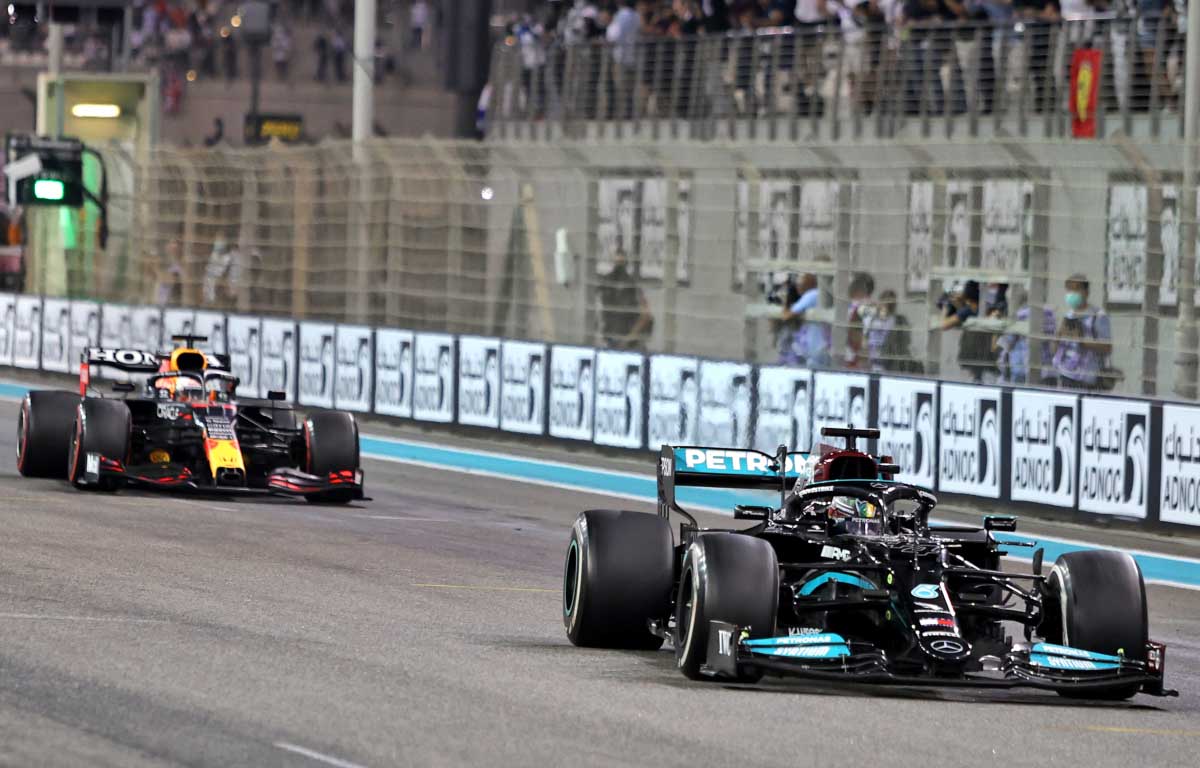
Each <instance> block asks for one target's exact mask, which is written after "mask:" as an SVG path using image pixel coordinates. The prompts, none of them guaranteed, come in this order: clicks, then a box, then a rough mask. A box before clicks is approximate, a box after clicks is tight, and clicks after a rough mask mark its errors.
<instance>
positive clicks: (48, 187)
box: [33, 179, 66, 200]
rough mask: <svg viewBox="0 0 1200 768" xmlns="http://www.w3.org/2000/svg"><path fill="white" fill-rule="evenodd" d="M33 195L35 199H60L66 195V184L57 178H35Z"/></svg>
mask: <svg viewBox="0 0 1200 768" xmlns="http://www.w3.org/2000/svg"><path fill="white" fill-rule="evenodd" d="M33 196H34V198H35V199H37V200H62V199H63V198H64V197H65V196H66V185H64V184H63V183H62V182H61V181H59V180H58V179H36V180H34V182H33Z"/></svg>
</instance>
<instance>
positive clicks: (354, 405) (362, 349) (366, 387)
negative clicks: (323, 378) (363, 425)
mask: <svg viewBox="0 0 1200 768" xmlns="http://www.w3.org/2000/svg"><path fill="white" fill-rule="evenodd" d="M371 339H372V336H371V329H370V328H369V327H368V326H365V325H339V326H338V327H337V342H336V344H335V346H334V349H335V352H334V354H335V363H334V385H333V404H334V406H335V407H336V408H338V409H339V410H343V411H354V412H355V413H368V412H369V411H370V410H371V386H372V384H373V383H374V379H375V351H374V350H373V349H372V348H371Z"/></svg>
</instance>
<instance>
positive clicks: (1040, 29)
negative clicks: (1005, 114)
mask: <svg viewBox="0 0 1200 768" xmlns="http://www.w3.org/2000/svg"><path fill="white" fill-rule="evenodd" d="M1058 1H1059V0H1013V14H1014V15H1015V16H1016V17H1017V18H1018V19H1019V20H1021V21H1022V22H1023V23H1024V25H1025V35H1026V41H1027V43H1028V45H1029V59H1028V60H1029V77H1030V78H1032V80H1033V84H1034V89H1035V90H1034V96H1035V99H1036V100H1035V101H1034V108H1035V109H1037V110H1042V109H1049V108H1050V107H1051V106H1052V105H1051V104H1049V103H1048V102H1047V98H1048V94H1050V93H1052V92H1053V88H1054V83H1053V81H1052V80H1051V77H1052V75H1051V73H1050V53H1051V51H1050V25H1051V24H1057V23H1058V22H1060V21H1062V14H1061V13H1060V11H1059V4H1058Z"/></svg>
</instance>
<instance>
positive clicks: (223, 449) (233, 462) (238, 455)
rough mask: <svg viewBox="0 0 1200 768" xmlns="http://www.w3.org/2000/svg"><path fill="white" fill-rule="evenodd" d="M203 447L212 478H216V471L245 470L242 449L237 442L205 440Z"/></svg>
mask: <svg viewBox="0 0 1200 768" xmlns="http://www.w3.org/2000/svg"><path fill="white" fill-rule="evenodd" d="M204 445H205V448H206V449H207V452H208V468H209V469H210V470H212V474H213V477H216V476H217V470H218V469H240V470H242V471H243V472H244V471H245V470H246V465H245V464H244V463H243V462H242V449H241V447H240V446H239V445H238V444H237V441H235V440H205V441H204Z"/></svg>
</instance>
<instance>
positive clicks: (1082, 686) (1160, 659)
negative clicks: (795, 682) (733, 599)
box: [701, 621, 1178, 696]
mask: <svg viewBox="0 0 1200 768" xmlns="http://www.w3.org/2000/svg"><path fill="white" fill-rule="evenodd" d="M708 638H709V640H708V654H707V657H706V664H705V666H704V667H702V668H701V671H702V672H703V673H704V674H706V675H709V676H712V677H718V678H719V677H726V678H737V677H739V673H745V672H748V671H752V670H753V671H759V672H763V673H766V674H771V675H777V676H785V677H801V678H809V679H815V680H827V681H841V682H857V683H872V684H897V685H936V686H945V687H950V686H956V687H970V688H1020V687H1025V688H1041V689H1045V690H1053V691H1077V692H1079V693H1080V694H1086V693H1087V691H1088V690H1089V689H1090V690H1097V691H1100V690H1104V689H1108V688H1111V687H1113V686H1114V685H1124V684H1138V685H1140V690H1141V692H1142V693H1147V694H1150V695H1153V696H1177V695H1178V692H1176V691H1173V690H1167V689H1164V688H1163V667H1164V665H1165V661H1166V646H1164V645H1162V644H1161V643H1150V644H1149V647H1148V649H1147V650H1148V660H1147V661H1146V662H1140V661H1134V660H1131V659H1126V658H1124V657H1118V656H1109V655H1106V654H1099V653H1093V652H1090V651H1083V650H1080V649H1078V648H1070V647H1067V646H1060V645H1051V644H1049V643H1038V644H1036V645H1033V646H1031V647H1022V646H1017V647H1014V648H1013V650H1011V651H1010V652H1009V653H1008V654H1007V655H1006V656H1005V657H1004V658H1003V659H999V660H998V663H997V664H995V665H994V668H993V669H989V670H985V671H980V672H962V673H959V674H957V675H945V676H943V675H937V676H934V675H911V674H907V675H906V674H899V673H896V672H895V671H893V669H892V666H891V664H890V662H889V659H888V656H887V654H886V653H885V652H884V651H882V650H879V649H878V648H875V647H873V646H871V645H869V644H863V643H856V642H851V641H848V640H846V639H845V638H843V637H841V636H840V635H836V634H833V633H824V634H813V635H795V636H788V637H777V638H764V639H754V640H751V639H749V633H748V632H745V631H744V630H743V629H742V628H741V627H738V626H736V625H734V624H728V623H725V622H721V621H713V622H710V625H709V635H708Z"/></svg>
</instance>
